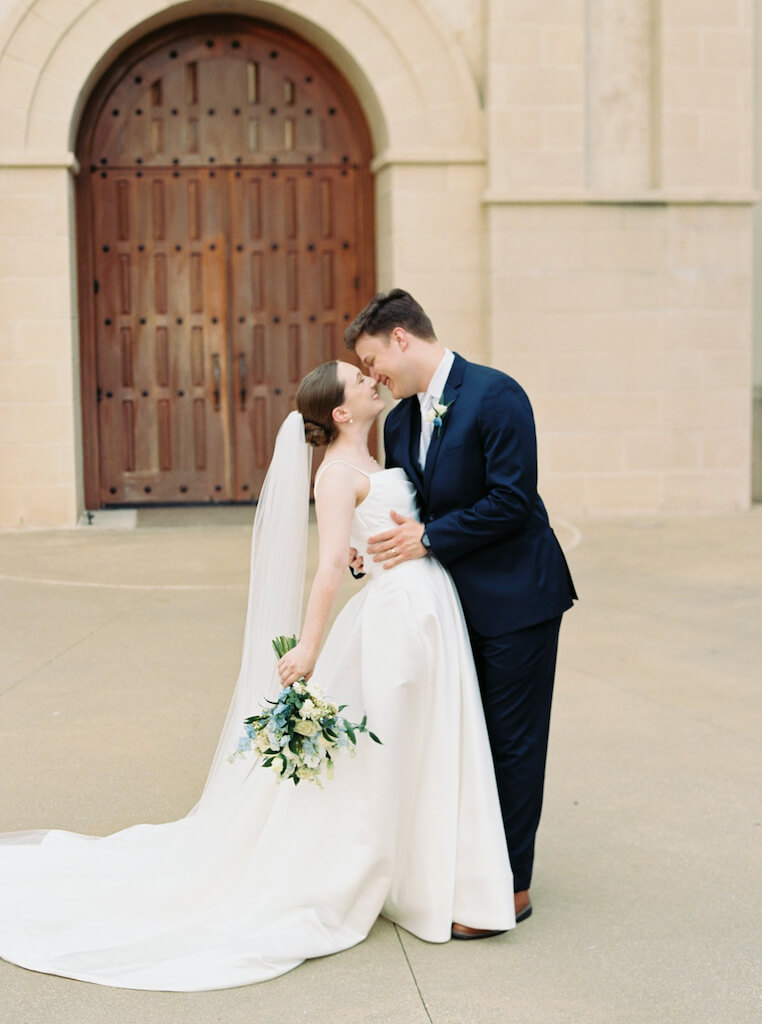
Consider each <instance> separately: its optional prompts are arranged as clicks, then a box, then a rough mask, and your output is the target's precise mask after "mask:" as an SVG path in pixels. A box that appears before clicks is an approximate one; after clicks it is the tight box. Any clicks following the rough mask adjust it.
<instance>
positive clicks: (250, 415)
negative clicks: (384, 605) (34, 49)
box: [78, 18, 374, 508]
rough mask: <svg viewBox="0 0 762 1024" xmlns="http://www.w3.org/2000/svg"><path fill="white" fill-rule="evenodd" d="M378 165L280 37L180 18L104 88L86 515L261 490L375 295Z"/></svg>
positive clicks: (93, 178) (88, 288) (90, 150)
mask: <svg viewBox="0 0 762 1024" xmlns="http://www.w3.org/2000/svg"><path fill="white" fill-rule="evenodd" d="M370 156H371V148H370V139H369V135H368V131H367V126H366V123H365V121H364V118H363V115H362V112H361V110H360V108H359V105H358V103H357V101H356V100H355V98H354V96H353V94H352V92H351V90H350V89H349V87H348V85H347V84H346V82H345V81H344V80H343V78H342V77H341V76H340V75H339V73H338V72H337V71H336V69H335V68H334V67H333V66H332V65H331V64H330V63H329V62H328V61H327V60H326V59H325V58H324V57H322V56H321V55H320V54H319V53H318V52H317V51H315V50H314V49H312V48H311V47H310V46H308V45H307V44H305V43H304V42H303V41H301V40H299V39H297V38H296V37H294V36H292V35H290V34H289V33H287V32H285V31H282V30H280V29H277V28H274V27H273V26H270V25H264V24H261V23H258V22H255V21H252V20H249V19H241V18H219V19H196V20H193V21H187V22H184V23H180V24H177V25H175V26H173V27H171V28H170V29H165V30H163V31H162V32H160V33H158V34H156V35H155V36H153V37H151V38H149V39H146V40H144V41H142V42H141V43H140V44H139V45H138V46H136V47H134V48H133V49H132V50H131V51H129V53H127V54H125V55H124V57H123V58H122V59H121V60H120V61H119V63H118V65H117V66H116V67H114V68H112V70H111V71H110V72H109V73H108V74H107V75H106V77H105V79H104V80H103V82H102V83H101V85H100V87H99V88H98V89H97V91H96V94H95V95H94V97H93V99H92V100H91V101H90V104H89V107H88V109H87V111H86V114H85V116H84V118H83V123H82V127H81V130H80V137H79V145H78V157H79V160H80V163H81V165H82V174H81V175H80V183H79V192H78V224H79V251H80V267H79V269H80V282H81V289H80V295H81V303H80V309H81V323H82V339H81V352H82V383H83V426H84V447H85V481H86V502H87V505H88V507H90V508H95V507H101V506H107V505H122V504H139V503H148V502H151V503H154V502H185V501H188V502H209V501H248V500H251V499H252V498H253V497H255V496H256V495H257V493H258V491H259V487H260V485H261V482H262V479H263V477H264V472H265V469H266V467H267V463H268V460H269V458H270V454H271V452H272V448H273V443H274V438H275V433H276V431H277V428H278V426H279V424H280V423H281V421H282V420H283V418H284V416H285V415H286V413H287V412H288V411H289V409H291V408H293V399H294V395H295V391H296V387H297V384H298V382H299V380H300V379H301V377H302V376H303V374H304V373H305V372H306V370H308V369H309V368H310V367H311V366H313V365H315V364H317V363H318V362H321V361H322V360H324V359H330V358H335V357H337V356H340V355H341V352H342V351H343V345H342V335H343V330H344V327H345V326H346V323H347V321H348V320H350V319H351V318H352V316H354V314H355V312H356V311H357V309H358V308H359V307H360V306H361V305H362V304H363V302H364V301H365V300H366V298H367V296H368V295H369V294H371V293H372V291H373V287H374V272H373V216H372V183H371V176H370V170H369V162H370Z"/></svg>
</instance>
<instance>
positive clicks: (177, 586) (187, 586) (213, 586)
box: [0, 573, 247, 590]
mask: <svg viewBox="0 0 762 1024" xmlns="http://www.w3.org/2000/svg"><path fill="white" fill-rule="evenodd" d="M0 580H4V581H5V582H6V583H32V584H35V585H37V586H43V587H95V588H96V589H102V590H245V589H246V586H247V584H246V583H102V582H98V581H90V580H55V579H42V578H40V577H36V576H10V575H5V574H4V573H0Z"/></svg>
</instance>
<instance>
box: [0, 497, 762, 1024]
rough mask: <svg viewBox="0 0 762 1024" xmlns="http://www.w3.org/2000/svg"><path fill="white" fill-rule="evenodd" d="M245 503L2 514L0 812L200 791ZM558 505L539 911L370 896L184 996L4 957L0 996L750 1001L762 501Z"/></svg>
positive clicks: (702, 1006) (74, 1015)
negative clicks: (43, 519) (314, 953)
mask: <svg viewBox="0 0 762 1024" xmlns="http://www.w3.org/2000/svg"><path fill="white" fill-rule="evenodd" d="M250 518H251V511H250V510H247V509H240V508H236V509H199V510H192V509H191V510H182V511H174V510H168V509H165V510H155V511H151V512H141V513H139V514H138V516H137V520H138V526H137V529H133V530H112V529H108V528H103V527H102V526H99V525H96V526H93V527H85V528H81V529H79V530H73V531H59V532H40V533H32V532H27V533H5V534H0V793H1V794H2V797H1V798H0V831H11V830H17V829H25V828H35V827H65V828H69V829H72V830H75V831H82V832H91V833H96V834H104V833H107V832H111V831H113V830H115V829H117V828H121V827H123V826H126V825H129V824H132V823H134V822H136V821H162V820H169V819H171V818H174V817H177V816H179V815H182V814H184V813H185V812H186V811H187V810H188V808H189V807H190V806H191V805H192V804H193V803H194V802H195V799H196V797H197V795H198V793H199V791H200V788H201V786H202V784H203V780H204V778H205V775H206V770H207V766H208V762H209V759H210V757H211V754H212V751H213V749H214V746H215V743H216V739H217V735H218V731H219V728H220V725H221V722H222V719H223V716H224V712H225V708H226V705H227V701H228V696H229V693H230V689H231V687H232V685H233V683H234V681H235V678H236V674H237V670H238V660H239V656H240V641H241V630H242V626H243V619H244V613H245V607H244V605H245V598H246V577H247V571H248V544H249V532H250V531H249V522H250ZM123 519H124V517H123ZM110 522H113V523H115V524H116V525H118V522H119V517H118V516H117V517H115V518H114V519H112V520H111V521H110V520H109V517H108V516H105V517H102V523H103V524H105V526H106V527H108V525H109V523H110ZM127 525H129V524H127ZM558 526H559V529H558V532H559V536H560V537H561V539H562V541H563V542H564V543H565V546H566V547H567V549H568V554H569V560H570V563H571V565H572V571H573V573H574V576H575V579H576V582H577V586H578V589H579V591H580V594H581V596H582V600H581V602H580V603H579V605H578V606H577V607H576V608H575V609H574V611H573V612H571V613H570V614H569V615H568V616H567V617H566V620H565V623H564V627H563V629H562V634H561V651H560V663H559V670H558V675H557V684H556V685H557V690H556V700H555V707H554V718H553V727H552V735H551V749H550V758H549V765H548V779H547V792H546V803H545V812H544V818H543V824H542V827H541V830H540V834H539V842H538V854H537V862H536V873H535V884H534V886H533V890H532V895H533V900H534V905H535V914H534V916H533V917H532V918H531V919H530V920H529V921H528V922H526V923H525V924H522V925H521V926H519V928H518V929H517V931H516V932H514V933H512V934H509V935H506V936H502V937H499V938H497V939H491V940H488V941H485V942H475V943H457V942H451V943H448V944H446V945H429V944H427V943H424V942H421V941H419V940H417V939H415V938H414V937H412V936H411V935H409V934H407V933H406V932H404V931H402V930H400V929H397V928H395V927H393V926H392V925H390V924H389V923H388V922H385V921H379V922H378V923H377V925H376V926H375V928H374V929H373V931H372V933H371V935H370V937H369V938H368V940H367V941H366V942H364V943H362V944H361V945H360V946H358V947H356V948H354V949H352V950H349V951H347V952H345V953H342V954H339V955H337V956H333V957H328V958H326V959H324V960H321V961H312V962H308V963H306V964H304V965H303V966H302V967H300V968H298V969H297V970H296V971H293V972H292V973H291V974H288V975H286V976H285V977H283V978H279V979H276V980H274V981H272V982H268V983H266V984H264V985H259V986H250V987H248V988H242V989H235V990H228V991H223V992H206V993H197V994H176V993H146V992H131V991H121V990H118V989H106V988H100V987H98V986H93V985H87V984H82V983H79V982H74V981H68V980H65V979H61V978H53V977H49V976H45V975H38V974H35V973H32V972H28V971H23V970H20V969H19V968H16V967H12V966H10V965H8V964H6V963H3V962H0V1022H2V1024H53V1022H55V1024H107V1022H108V1024H110V1022H119V1024H159V1022H161V1024H211V1022H217V1021H219V1022H224V1024H238V1022H241V1024H243V1022H246V1024H260V1022H261V1024H265V1022H267V1024H269V1022H271V1021H273V1020H288V1021H305V1022H310V1024H313V1022H314V1024H323V1022H325V1024H328V1022H332V1024H344V1022H347V1024H350V1022H351V1024H427V1022H428V1024H498V1022H499V1024H507V1022H511V1024H530V1022H531V1024H657V1022H658V1024H668V1022H675V1024H746V1022H751V1021H754V1020H757V1019H759V1018H760V1015H761V1014H762V1005H761V1003H760V987H761V979H760V945H761V943H762V940H761V939H760V936H761V935H762V913H761V912H760V899H759V893H760V891H761V890H762V859H761V858H760V839H761V838H762V825H761V822H762V810H761V809H760V799H759V793H760V766H761V761H762V759H761V757H760V737H761V736H762V728H761V727H762V721H761V719H762V702H761V701H760V695H759V694H760V686H759V684H760V678H761V677H762V509H760V508H755V509H754V510H753V511H752V512H750V513H744V514H738V515H735V516H726V517H712V518H695V519H654V520H649V521H633V520H627V521H614V522H611V521H609V522H585V523H576V524H574V526H570V525H568V524H563V523H561V524H558ZM354 586H355V585H354V584H352V583H351V581H349V580H348V581H347V585H346V587H345V590H344V593H345V595H346V594H347V593H351V592H352V591H353V588H354Z"/></svg>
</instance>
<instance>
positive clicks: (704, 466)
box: [0, 0, 762, 526]
mask: <svg viewBox="0 0 762 1024" xmlns="http://www.w3.org/2000/svg"><path fill="white" fill-rule="evenodd" d="M755 5H756V7H757V8H759V6H760V0H628V3H627V4H622V3H620V2H618V0H482V2H480V3H478V4H474V3H471V2H470V0H425V2H423V0H389V2H388V3H387V4H385V5H384V8H383V17H379V8H378V5H377V3H375V2H373V0H331V2H330V3H321V4H315V3H314V2H313V0H280V2H276V0H273V2H265V0H261V2H259V0H230V2H228V3H226V4H225V5H224V6H225V10H230V11H232V12H234V11H240V12H246V13H250V14H254V15H256V16H259V17H265V18H270V19H271V20H274V21H277V22H279V23H280V24H283V25H285V26H286V27H290V28H291V29H292V30H294V31H296V32H299V33H301V34H302V35H304V36H305V37H306V38H307V39H309V40H310V41H311V42H312V43H313V44H315V45H316V46H318V47H321V48H322V49H323V50H324V51H325V52H326V53H327V54H328V56H329V57H331V59H333V60H334V61H335V62H336V63H337V65H339V67H341V69H342V70H343V71H344V73H345V75H346V76H347V78H348V80H349V81H350V83H351V84H352V86H353V87H354V88H355V90H356V92H357V94H358V97H359V98H360V101H361V103H362V104H363V106H364V108H365V110H366V113H367V116H368V120H369V123H370V126H371V131H372V134H373V139H374V145H375V150H376V155H375V160H374V165H373V166H374V170H375V172H376V188H377V238H378V274H379V286H380V287H387V286H391V285H395V284H400V285H403V286H406V287H408V288H410V289H411V290H412V291H413V292H414V293H415V294H417V295H418V296H419V297H420V299H421V301H422V302H423V303H424V305H425V306H426V307H427V308H428V310H429V311H430V312H431V314H432V317H433V319H434V322H435V324H436V325H437V328H438V330H439V333H440V336H441V337H442V338H443V339H444V340H446V341H447V342H448V343H449V344H452V345H453V346H454V347H456V348H457V349H459V350H460V351H461V352H463V353H464V354H466V355H469V356H471V357H473V358H476V359H481V360H484V361H488V362H490V361H491V362H494V364H495V365H497V366H500V367H502V368H504V369H506V370H507V371H508V372H511V373H513V374H514V375H515V376H516V377H517V378H518V379H519V380H520V381H521V382H522V383H523V384H524V385H525V386H526V387H527V390H528V391H529V393H530V396H531V398H532V400H533V404H534V406H535V410H536V413H537V421H538V430H539V440H540V455H541V482H542V490H543V492H544V494H545V495H546V497H547V499H548V502H549V504H550V505H551V507H552V509H553V511H554V512H555V513H556V514H564V515H571V516H574V515H579V514H612V513H614V514H639V515H640V514H642V515H652V514H657V513H661V512H668V511H705V510H715V509H732V508H738V507H744V506H745V505H746V504H747V503H748V501H749V478H750V466H751V460H752V457H751V450H750V441H749V438H750V434H751V421H750V406H751V386H752V374H751V334H752V325H751V318H752V255H751V254H752V234H753V224H754V222H755V217H756V223H757V225H758V227H757V231H758V233H759V231H760V228H759V224H760V221H759V215H755V214H754V213H753V209H754V207H753V203H754V200H755V194H754V193H753V191H752V188H753V180H752V154H753V141H754V131H753V127H752V111H753V98H754V75H753V61H752V55H753V52H754V46H753V43H754V34H753V32H754V30H753V20H754V17H753V16H754V8H755ZM8 6H9V5H7V4H6V5H5V8H1V9H0V240H1V243H2V251H1V252H0V281H1V283H0V526H17V525H21V524H23V525H50V524H59V525H71V524H73V523H75V522H76V520H77V518H78V515H79V512H80V511H81V493H82V487H81V484H82V481H81V467H80V462H81V456H80V450H81V441H80V437H79V397H78V378H79V369H78V365H77V352H78V322H77V308H76V294H75V287H74V286H75V281H74V273H75V267H76V261H75V259H74V256H73V252H74V244H75V243H74V227H73V224H74V222H73V208H72V173H74V172H76V168H75V167H74V166H73V160H72V157H71V150H72V148H73V145H74V139H75V137H76V130H77V123H78V118H79V116H80V114H81V111H82V109H83V106H84V104H85V103H86V101H87V97H88V95H89V92H90V90H91V89H92V87H93V85H94V83H95V82H96V81H97V79H98V77H99V75H100V74H101V73H102V72H103V70H104V69H105V68H106V67H107V66H108V65H109V63H110V62H111V61H113V60H114V59H115V57H116V56H117V55H118V53H119V52H120V51H121V49H123V48H124V47H125V46H127V45H128V44H129V43H131V42H132V41H134V40H135V39H136V38H138V37H139V36H140V35H142V34H144V33H145V32H146V31H149V30H151V29H152V28H155V27H157V26H158V25H160V24H163V23H166V22H167V21H170V20H172V19H173V18H175V17H177V16H178V13H180V14H182V15H183V16H188V15H190V14H194V13H202V12H208V11H210V10H217V9H218V8H219V7H220V5H219V4H216V3H211V2H204V0H192V2H190V3H182V4H178V3H173V2H171V0H134V2H133V3H131V4H125V3H123V2H121V0H18V2H17V3H13V4H11V5H10V13H7V14H5V15H3V11H4V10H7V9H8ZM758 102H760V103H762V91H760V94H759V98H758ZM760 251H762V250H760ZM758 308H760V309H762V306H760V307H758ZM761 320H762V314H758V316H757V324H758V333H759V336H760V337H762V328H759V323H760V321H761ZM761 344H762V343H761ZM760 444H761V445H762V441H761V442H760Z"/></svg>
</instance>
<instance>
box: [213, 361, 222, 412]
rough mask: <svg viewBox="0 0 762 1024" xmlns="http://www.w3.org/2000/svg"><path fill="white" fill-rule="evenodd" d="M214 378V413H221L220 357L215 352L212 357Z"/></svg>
mask: <svg viewBox="0 0 762 1024" xmlns="http://www.w3.org/2000/svg"><path fill="white" fill-rule="evenodd" d="M212 377H213V379H214V411H215V412H219V411H220V357H219V356H218V355H217V353H216V352H215V353H214V355H213V356H212Z"/></svg>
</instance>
